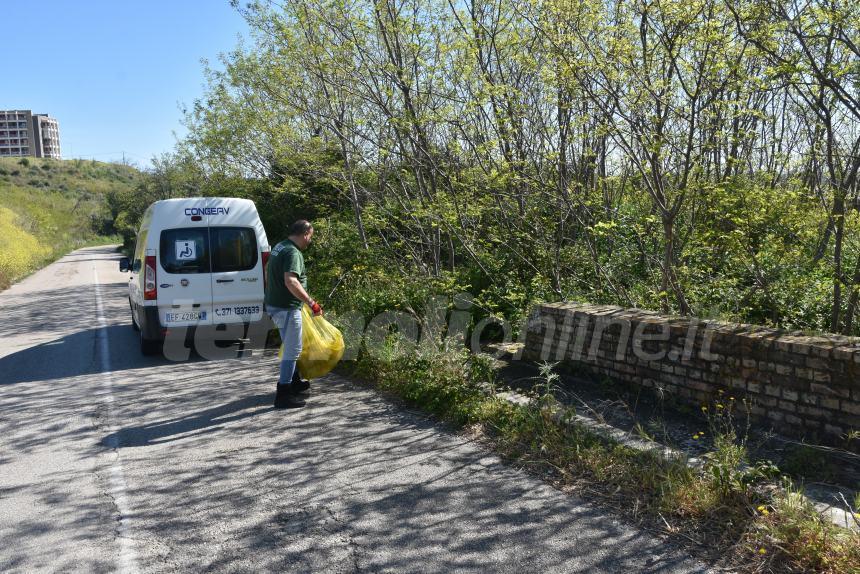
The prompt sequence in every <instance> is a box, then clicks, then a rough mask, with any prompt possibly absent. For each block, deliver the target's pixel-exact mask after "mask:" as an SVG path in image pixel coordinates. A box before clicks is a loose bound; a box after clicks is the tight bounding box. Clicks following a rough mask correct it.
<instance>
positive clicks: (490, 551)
mask: <svg viewBox="0 0 860 574" xmlns="http://www.w3.org/2000/svg"><path fill="white" fill-rule="evenodd" d="M117 260H118V255H117V254H116V253H115V252H113V249H112V248H106V247H102V248H91V249H83V250H79V251H76V252H74V253H72V254H70V255H68V256H66V257H64V258H63V259H61V260H60V261H58V262H56V263H54V264H53V265H50V266H49V267H47V268H45V269H43V270H42V271H40V272H38V273H36V274H34V275H33V276H31V277H29V278H27V279H26V280H24V281H22V282H21V283H19V284H17V285H15V286H13V287H12V288H11V289H9V290H7V291H5V292H3V293H0V313H2V315H0V316H2V322H0V341H2V345H0V413H2V415H0V437H2V438H0V571H2V572H72V571H75V572H108V571H124V572H165V571H180V570H182V571H185V570H191V571H204V570H205V571H218V572H252V571H253V572H260V571H290V572H293V571H295V572H353V571H357V572H517V573H522V572H679V573H680V572H705V571H707V567H706V566H704V565H703V564H701V563H700V562H698V561H696V560H695V559H692V558H690V557H689V556H687V555H685V554H684V553H683V552H682V551H678V550H676V549H674V548H673V547H672V546H670V545H668V544H667V543H665V542H664V541H661V540H660V539H659V538H656V537H655V536H653V535H652V534H650V533H648V532H645V531H641V530H637V529H635V528H633V527H631V526H629V525H626V524H624V523H622V522H619V521H618V520H616V519H614V518H613V517H612V516H611V515H610V514H607V513H606V511H604V510H602V509H599V508H596V507H594V506H592V505H590V504H588V503H587V502H584V501H583V500H581V499H579V498H577V497H574V496H570V495H566V494H562V493H560V492H558V491H556V490H554V489H553V488H551V487H549V486H548V485H546V484H544V483H543V482H541V481H540V480H538V479H536V478H534V477H531V476H529V475H527V474H525V473H523V472H521V471H518V470H516V469H513V468H511V467H509V466H506V465H505V464H503V463H502V462H501V461H500V460H499V458H498V457H497V456H495V455H493V454H492V453H489V452H487V451H486V450H485V449H484V448H482V447H481V446H480V445H478V444H475V443H473V442H470V441H469V440H468V439H467V438H465V437H463V436H459V435H456V434H452V433H450V432H447V431H445V430H444V429H442V428H441V427H440V426H439V425H436V424H434V423H433V422H432V421H430V420H428V419H427V418H425V417H423V416H422V415H421V414H419V413H413V412H410V411H407V410H404V409H403V408H401V407H398V406H396V405H394V404H392V403H390V402H388V401H386V400H385V399H383V398H382V397H380V396H379V395H378V394H376V393H375V392H374V391H373V390H372V389H369V388H367V387H365V386H363V385H360V384H357V383H353V382H351V381H349V380H346V379H344V378H342V377H339V376H330V377H327V378H325V379H323V380H320V381H315V382H314V384H313V387H312V395H311V397H310V399H309V400H308V407H307V408H305V409H301V410H298V411H275V410H273V409H272V407H271V403H272V399H273V392H274V383H275V378H276V370H277V364H276V360H277V359H276V357H275V356H274V355H273V353H272V352H271V351H270V352H265V353H264V352H260V351H256V352H254V353H252V354H250V356H248V354H246V356H244V357H241V358H239V357H235V356H234V358H223V359H219V360H204V359H201V358H199V357H195V356H193V355H192V357H191V358H190V359H189V360H187V361H183V362H175V361H170V360H167V359H165V358H163V357H157V358H156V357H143V356H142V355H141V354H140V353H139V350H138V345H137V334H136V333H135V332H134V331H133V330H132V328H131V326H130V320H129V313H128V307H127V302H126V282H127V275H124V274H122V273H120V272H119V271H118V270H117ZM234 355H236V354H235V353H234Z"/></svg>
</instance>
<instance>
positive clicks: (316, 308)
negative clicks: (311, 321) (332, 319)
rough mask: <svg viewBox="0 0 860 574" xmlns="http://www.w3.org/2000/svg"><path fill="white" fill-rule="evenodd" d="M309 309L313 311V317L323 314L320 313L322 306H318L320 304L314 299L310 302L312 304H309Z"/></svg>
mask: <svg viewBox="0 0 860 574" xmlns="http://www.w3.org/2000/svg"><path fill="white" fill-rule="evenodd" d="M311 311H313V312H314V317H319V316H321V315H322V314H323V313H322V307H320V304H319V303H317V302H316V301H313V302H312V304H311Z"/></svg>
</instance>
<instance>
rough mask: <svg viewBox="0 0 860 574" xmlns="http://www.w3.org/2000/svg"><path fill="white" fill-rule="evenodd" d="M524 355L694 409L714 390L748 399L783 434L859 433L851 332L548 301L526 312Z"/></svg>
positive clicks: (831, 437) (857, 364) (836, 438)
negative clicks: (817, 332)
mask: <svg viewBox="0 0 860 574" xmlns="http://www.w3.org/2000/svg"><path fill="white" fill-rule="evenodd" d="M625 333H626V335H625ZM523 353H524V358H526V359H530V360H536V361H542V360H547V361H563V365H564V366H566V367H574V368H575V369H577V370H584V371H586V372H589V373H591V374H593V375H603V376H607V377H610V378H612V379H614V380H617V381H621V382H624V383H629V384H633V385H640V386H642V387H647V388H649V389H652V390H657V389H660V391H659V392H661V393H663V394H664V395H666V396H668V397H669V398H674V399H676V400H678V401H681V402H684V403H688V404H691V405H693V406H696V407H698V406H699V405H701V404H704V403H707V402H709V401H710V400H712V399H713V398H714V397H715V396H716V395H717V393H718V391H719V390H723V391H724V392H728V393H730V394H732V395H735V396H737V397H738V400H740V398H741V397H747V398H748V399H750V403H751V404H752V415H753V419H754V420H755V421H756V422H759V423H764V424H766V425H770V426H772V427H773V429H774V430H775V431H777V432H779V433H781V434H785V435H788V436H793V437H797V438H805V439H807V440H811V441H816V442H823V443H828V444H843V445H844V444H845V439H844V437H845V435H846V433H848V432H850V431H852V430H860V338H854V337H839V336H832V337H831V336H828V337H811V336H804V335H802V334H799V333H797V332H791V333H788V332H785V331H779V330H775V329H768V328H764V327H758V326H754V325H740V324H730V323H719V322H714V321H699V320H697V319H691V318H678V317H667V316H662V315H658V314H656V313H653V312H650V311H643V310H640V309H624V308H621V307H614V306H601V305H588V304H581V303H548V304H544V305H539V306H537V307H535V308H534V309H533V310H532V313H531V315H530V317H529V322H528V329H527V334H526V339H525V347H524V350H523ZM858 442H860V441H857V440H854V441H851V443H852V444H853V445H857V443H858ZM853 450H856V446H855V447H854V448H853Z"/></svg>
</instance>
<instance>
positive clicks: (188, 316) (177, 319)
mask: <svg viewBox="0 0 860 574" xmlns="http://www.w3.org/2000/svg"><path fill="white" fill-rule="evenodd" d="M195 218H196V221H193V220H191V219H190V218H189V220H188V221H187V222H183V226H182V227H176V228H172V229H163V230H162V231H161V237H160V239H159V253H158V259H159V261H160V262H161V266H160V267H161V268H160V269H159V270H158V275H157V283H158V316H159V319H160V320H161V325H162V327H166V328H168V329H169V328H177V327H192V326H194V327H196V326H200V325H211V324H212V281H211V279H210V275H209V274H210V273H211V261H210V258H211V256H210V252H211V249H210V239H209V227H208V225H207V222H206V216H205V215H204V216H202V217H198V216H195Z"/></svg>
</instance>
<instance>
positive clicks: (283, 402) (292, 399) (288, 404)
mask: <svg viewBox="0 0 860 574" xmlns="http://www.w3.org/2000/svg"><path fill="white" fill-rule="evenodd" d="M292 386H293V385H278V386H277V388H278V390H277V393H276V394H275V408H276V409H297V408H300V407H303V406H305V401H303V400H302V399H300V398H299V397H297V396H296V394H295V391H294V390H293V389H292V388H291V387H292Z"/></svg>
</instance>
